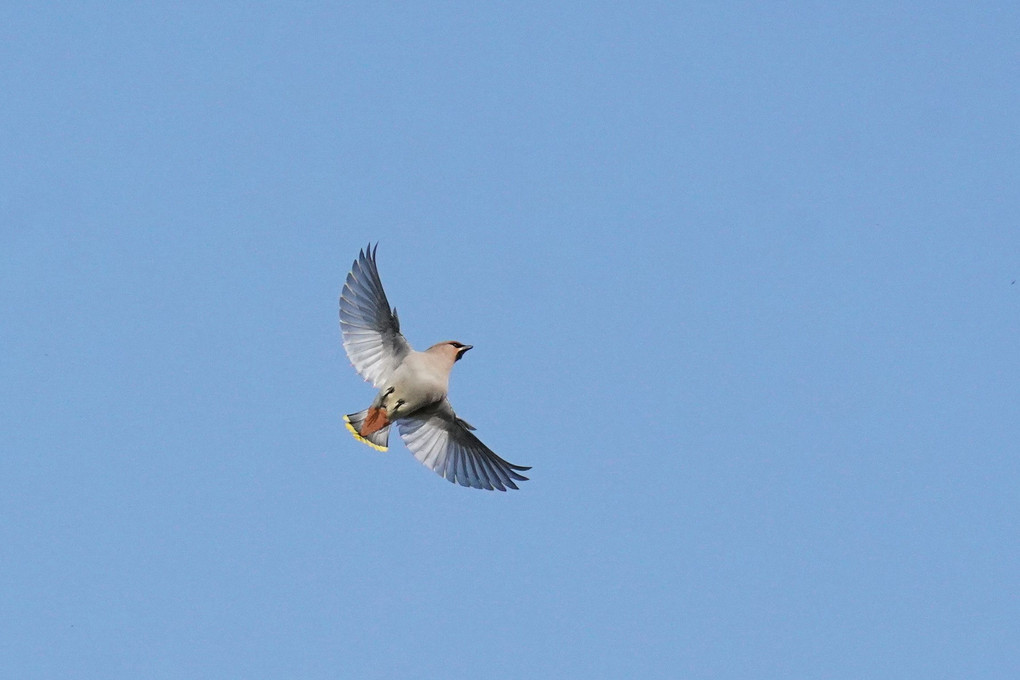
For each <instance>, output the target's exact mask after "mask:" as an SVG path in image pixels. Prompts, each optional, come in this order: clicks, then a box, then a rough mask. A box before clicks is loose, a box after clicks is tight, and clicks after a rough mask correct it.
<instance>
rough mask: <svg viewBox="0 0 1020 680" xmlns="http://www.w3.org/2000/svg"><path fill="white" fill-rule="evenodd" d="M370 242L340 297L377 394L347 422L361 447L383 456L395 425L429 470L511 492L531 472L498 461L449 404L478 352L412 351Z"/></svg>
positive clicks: (351, 341)
mask: <svg viewBox="0 0 1020 680" xmlns="http://www.w3.org/2000/svg"><path fill="white" fill-rule="evenodd" d="M378 248H379V244H378V243H376V244H375V247H374V248H373V247H372V244H371V243H369V245H368V247H367V248H363V249H362V250H361V251H360V252H359V253H358V259H356V260H355V261H354V264H353V265H352V266H351V270H350V272H349V273H348V274H347V280H346V281H345V282H344V287H343V291H342V293H341V294H340V332H341V334H342V336H343V346H344V350H345V351H346V352H347V357H348V358H349V359H350V361H351V364H352V365H353V366H354V369H355V370H356V371H357V372H358V374H359V375H361V377H362V378H364V379H365V380H366V381H367V382H369V383H371V384H372V385H373V386H374V387H375V388H376V389H378V390H379V391H378V393H377V394H376V397H375V399H374V400H373V401H372V404H371V405H370V406H369V407H368V408H366V409H364V410H362V411H358V412H357V413H349V414H347V415H345V416H344V425H345V426H346V427H347V429H348V430H349V431H350V432H351V434H353V435H354V438H355V439H357V440H358V441H359V442H362V443H364V444H367V445H369V446H371V447H372V448H374V449H377V450H379V451H386V450H387V449H388V447H389V433H390V427H391V426H392V425H396V426H397V429H398V430H399V431H400V437H401V439H403V440H404V444H405V445H406V446H407V448H408V449H409V450H410V451H411V453H412V454H414V457H415V458H417V459H418V460H419V461H420V462H421V463H422V464H423V465H425V467H428V468H431V469H432V470H434V471H435V472H436V473H437V474H439V476H441V477H444V478H446V479H447V480H449V481H450V482H454V483H457V484H460V485H461V486H470V487H473V488H476V489H488V490H490V491H492V490H499V491H506V490H507V489H518V486H517V484H516V483H515V482H521V481H527V479H528V478H527V477H525V476H523V475H521V474H520V473H521V472H525V471H527V470H530V469H531V468H530V467H525V466H522V465H514V464H513V463H508V462H507V461H505V460H503V459H502V458H500V457H499V456H498V455H496V453H494V452H493V451H492V450H491V449H490V448H489V447H487V446H486V445H485V444H483V443H482V442H481V440H480V439H478V437H476V436H475V435H474V433H473V432H474V430H475V428H474V427H473V426H472V425H470V424H469V423H468V422H467V421H465V420H464V419H462V418H460V417H459V416H458V415H457V413H456V412H455V411H454V410H453V407H452V406H451V405H450V401H449V399H448V398H447V394H448V392H449V382H450V372H451V371H452V369H453V365H454V364H455V363H457V362H458V361H460V360H461V359H462V358H463V357H464V354H465V353H466V352H467V351H468V350H470V349H472V345H466V344H464V343H462V342H458V341H455V340H447V341H445V342H439V343H436V344H435V345H432V346H431V347H429V348H428V349H427V350H425V351H424V352H418V351H415V350H414V349H412V348H411V345H410V344H409V343H408V342H407V339H406V338H405V337H404V336H403V334H401V332H400V320H399V318H398V317H397V310H396V308H391V307H390V303H389V300H388V299H387V298H386V292H385V291H384V290H383V286H382V280H381V279H380V278H379V269H378V267H377V265H376V251H377V250H378Z"/></svg>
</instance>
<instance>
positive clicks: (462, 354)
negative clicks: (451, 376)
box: [456, 345, 474, 361]
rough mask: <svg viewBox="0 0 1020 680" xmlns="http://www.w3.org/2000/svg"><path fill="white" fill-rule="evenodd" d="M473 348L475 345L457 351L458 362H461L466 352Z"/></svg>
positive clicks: (465, 346)
mask: <svg viewBox="0 0 1020 680" xmlns="http://www.w3.org/2000/svg"><path fill="white" fill-rule="evenodd" d="M472 347H474V345H464V346H463V347H460V348H458V349H457V359H456V360H457V361H460V358H461V357H462V356H464V352H466V351H468V350H469V349H471V348H472Z"/></svg>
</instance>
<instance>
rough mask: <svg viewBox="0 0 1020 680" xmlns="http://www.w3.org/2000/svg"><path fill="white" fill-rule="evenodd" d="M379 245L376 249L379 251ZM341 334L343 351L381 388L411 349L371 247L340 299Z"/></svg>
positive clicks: (357, 262)
mask: <svg viewBox="0 0 1020 680" xmlns="http://www.w3.org/2000/svg"><path fill="white" fill-rule="evenodd" d="M378 247H379V246H378V244H376V248H378ZM340 330H341V331H342V332H343V338H344V349H345V350H346V351H347V356H348V358H349V359H350V360H351V363H352V364H353V365H354V368H355V370H357V371H358V373H359V374H360V375H361V377H362V378H364V379H365V380H367V381H369V382H370V383H372V384H373V385H375V386H376V387H379V388H381V387H382V386H383V384H384V383H385V382H386V380H387V379H389V377H390V375H392V374H393V371H394V370H395V369H396V368H397V366H399V365H400V362H401V361H403V359H404V357H405V356H407V353H408V352H410V351H411V346H410V345H408V344H407V340H406V339H405V338H404V336H403V335H401V334H400V321H399V320H398V319H397V310H395V309H393V310H391V309H390V303H389V301H388V300H387V299H386V292H385V291H383V287H382V281H380V280H379V270H378V269H377V268H376V266H375V249H373V248H372V246H371V245H369V247H368V248H366V249H365V250H362V251H361V252H360V253H359V254H358V259H357V260H355V261H354V265H353V266H352V267H351V271H350V273H349V274H348V275H347V281H346V282H345V283H344V290H343V293H341V295H340Z"/></svg>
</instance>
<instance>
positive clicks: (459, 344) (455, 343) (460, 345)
mask: <svg viewBox="0 0 1020 680" xmlns="http://www.w3.org/2000/svg"><path fill="white" fill-rule="evenodd" d="M450 344H451V345H453V346H454V347H456V348H457V349H460V348H461V347H463V346H464V345H462V344H461V343H459V342H451V343H450Z"/></svg>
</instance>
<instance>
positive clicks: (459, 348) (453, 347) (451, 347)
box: [428, 340, 472, 364]
mask: <svg viewBox="0 0 1020 680" xmlns="http://www.w3.org/2000/svg"><path fill="white" fill-rule="evenodd" d="M471 347H472V345H465V344H464V343H463V342H457V341H456V340H447V341H446V342H440V343H438V344H435V345H432V346H431V347H429V350H428V351H430V352H436V353H437V354H440V355H441V356H444V357H447V358H448V359H449V360H450V363H451V364H452V363H453V362H455V361H460V358H461V357H462V356H464V352H467V351H468V350H469V349H471Z"/></svg>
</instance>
